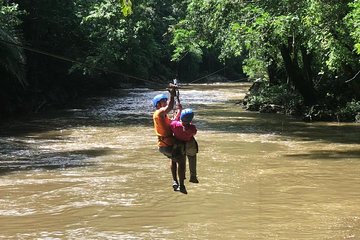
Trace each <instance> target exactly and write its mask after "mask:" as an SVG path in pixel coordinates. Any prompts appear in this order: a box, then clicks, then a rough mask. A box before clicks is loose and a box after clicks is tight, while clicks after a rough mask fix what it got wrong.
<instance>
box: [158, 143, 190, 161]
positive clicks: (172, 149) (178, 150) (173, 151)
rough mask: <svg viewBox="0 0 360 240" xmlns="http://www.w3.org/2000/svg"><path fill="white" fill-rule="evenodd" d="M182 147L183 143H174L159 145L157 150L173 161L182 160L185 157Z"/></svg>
mask: <svg viewBox="0 0 360 240" xmlns="http://www.w3.org/2000/svg"><path fill="white" fill-rule="evenodd" d="M184 147H185V146H184V144H175V145H174V146H167V147H159V152H161V153H162V154H164V155H165V156H166V157H168V158H170V159H171V160H173V161H176V162H177V161H183V160H185V157H186V155H185V149H184Z"/></svg>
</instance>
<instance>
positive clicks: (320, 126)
mask: <svg viewBox="0 0 360 240" xmlns="http://www.w3.org/2000/svg"><path fill="white" fill-rule="evenodd" d="M230 104H232V103H230ZM236 108H240V106H238V105H236V104H233V109H236ZM199 109H201V108H199ZM199 118H201V120H199V124H200V125H201V128H202V129H203V130H211V131H217V132H224V133H247V134H250V133H257V134H275V135H281V136H288V137H290V138H294V139H296V140H299V141H324V142H329V143H346V144H359V143H360V125H358V124H355V123H354V124H348V123H340V124H337V123H325V122H314V123H308V122H303V121H302V120H299V119H296V118H294V117H289V116H286V115H280V114H271V113H258V112H249V111H241V110H239V111H236V110H233V111H232V110H229V108H221V106H205V109H203V110H201V111H199Z"/></svg>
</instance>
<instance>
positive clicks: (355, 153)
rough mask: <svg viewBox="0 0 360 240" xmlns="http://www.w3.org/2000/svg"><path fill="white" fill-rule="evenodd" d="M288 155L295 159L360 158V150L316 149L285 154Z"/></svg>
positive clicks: (332, 159) (333, 159) (334, 159)
mask: <svg viewBox="0 0 360 240" xmlns="http://www.w3.org/2000/svg"><path fill="white" fill-rule="evenodd" d="M285 156H286V157H289V158H294V159H321V160H329V161H336V160H343V159H353V160H360V150H347V151H339V150H331V151H330V150H315V151H307V152H306V153H302V154H285Z"/></svg>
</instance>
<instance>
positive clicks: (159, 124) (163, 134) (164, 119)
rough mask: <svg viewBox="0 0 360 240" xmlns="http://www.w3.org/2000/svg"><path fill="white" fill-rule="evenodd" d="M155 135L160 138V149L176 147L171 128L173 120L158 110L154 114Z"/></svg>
mask: <svg viewBox="0 0 360 240" xmlns="http://www.w3.org/2000/svg"><path fill="white" fill-rule="evenodd" d="M153 121H154V129H155V134H156V135H157V136H158V143H157V145H158V146H159V147H167V146H172V145H174V140H175V139H174V137H173V134H172V131H171V128H170V123H171V120H170V118H169V117H168V116H167V114H166V113H165V112H164V111H162V110H161V109H158V110H156V111H155V112H154V114H153Z"/></svg>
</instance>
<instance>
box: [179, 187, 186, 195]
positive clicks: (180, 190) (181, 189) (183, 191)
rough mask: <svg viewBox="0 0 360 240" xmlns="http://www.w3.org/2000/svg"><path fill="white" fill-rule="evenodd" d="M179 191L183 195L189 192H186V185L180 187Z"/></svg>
mask: <svg viewBox="0 0 360 240" xmlns="http://www.w3.org/2000/svg"><path fill="white" fill-rule="evenodd" d="M177 191H179V192H181V193H183V194H187V191H186V187H185V185H180V186H179V187H178V189H177Z"/></svg>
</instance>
